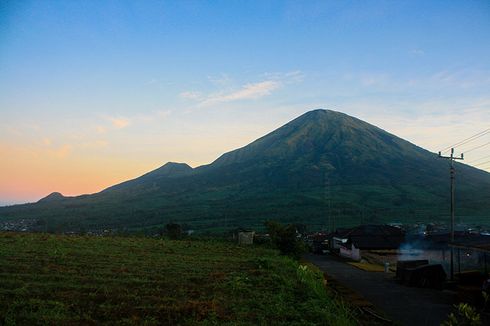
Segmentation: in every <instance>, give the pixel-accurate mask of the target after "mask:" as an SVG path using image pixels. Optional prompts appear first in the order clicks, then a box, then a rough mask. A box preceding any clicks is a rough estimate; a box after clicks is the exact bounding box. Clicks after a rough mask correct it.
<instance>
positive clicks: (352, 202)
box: [0, 110, 490, 230]
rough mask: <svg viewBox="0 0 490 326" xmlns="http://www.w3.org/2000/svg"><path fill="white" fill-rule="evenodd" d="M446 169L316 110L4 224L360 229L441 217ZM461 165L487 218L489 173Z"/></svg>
mask: <svg viewBox="0 0 490 326" xmlns="http://www.w3.org/2000/svg"><path fill="white" fill-rule="evenodd" d="M446 163H447V162H443V160H439V159H437V156H436V154H435V153H431V152H429V151H427V150H425V149H423V148H421V147H419V146H417V145H414V144H412V143H410V142H408V141H406V140H404V139H402V138H399V137H397V136H395V135H393V134H391V133H389V132H387V131H385V130H383V129H381V128H379V127H377V126H374V125H371V124H369V123H367V122H365V121H362V120H359V119H357V118H354V117H351V116H349V115H346V114H344V113H340V112H336V111H331V110H313V111H309V112H307V113H305V114H303V115H301V116H299V117H298V118H296V119H294V120H292V121H290V122H288V123H286V124H285V125H283V126H282V127H280V128H278V129H276V130H274V131H272V132H270V133H268V134H266V135H264V136H263V137H260V138H258V139H257V140H255V141H253V142H252V143H250V144H248V145H246V146H243V147H241V148H238V149H236V150H233V151H230V152H227V153H224V154H223V155H221V156H220V157H218V158H217V159H216V160H214V161H213V162H212V163H210V164H207V165H202V166H199V167H196V168H191V167H190V166H188V165H187V164H185V163H175V162H169V163H166V164H164V165H163V166H161V167H160V168H158V169H155V170H153V171H150V172H148V173H146V174H144V175H142V176H141V177H138V178H135V179H133V180H128V181H125V182H123V183H120V184H117V185H114V186H112V187H109V188H107V189H105V190H103V191H102V192H99V193H96V194H93V195H85V196H83V197H74V198H70V199H64V200H63V201H53V202H41V203H38V204H37V206H36V204H34V205H25V206H22V207H17V208H15V207H14V208H9V209H1V208H0V218H2V217H3V218H4V219H5V218H15V217H16V216H17V217H18V216H20V215H21V213H20V212H22V215H23V216H24V217H25V216H32V217H33V216H45V219H47V220H49V221H51V222H50V223H52V220H53V219H55V220H57V223H58V224H61V225H64V226H62V228H64V227H66V225H67V224H68V225H72V226H71V227H76V225H77V223H78V224H82V225H85V224H87V223H88V222H87V221H91V220H93V221H95V222H90V225H91V227H95V226H97V225H105V226H107V227H116V228H121V227H123V228H126V227H129V228H135V227H136V228H139V227H145V228H147V227H153V226H155V227H156V226H157V225H163V224H165V223H168V222H170V221H173V222H182V223H187V224H190V225H193V226H194V227H196V228H201V229H208V230H220V229H226V228H229V227H235V226H239V225H241V226H258V225H261V224H262V222H263V220H264V219H269V218H274V219H278V220H281V221H283V222H304V223H311V225H319V226H321V225H322V224H323V225H324V227H325V224H326V222H325V221H326V220H329V219H331V217H332V216H334V215H335V214H337V215H338V217H337V218H338V219H341V220H342V221H344V222H345V223H347V224H349V223H350V224H353V223H357V224H358V223H359V222H360V220H359V217H358V216H367V217H361V219H362V218H365V219H367V220H366V221H367V222H376V221H379V222H384V221H389V220H390V219H392V220H393V219H403V220H407V221H408V220H410V221H412V222H413V221H415V220H417V219H422V220H423V219H429V218H430V219H443V218H444V217H445V216H446V215H447V211H448V210H447V197H448V182H449V176H448V175H449V172H448V168H447V164H446ZM456 167H457V173H458V186H457V188H456V189H457V198H458V199H459V200H460V201H461V203H462V205H460V206H458V209H459V211H458V213H461V215H463V214H464V215H465V216H469V217H468V218H469V219H473V220H475V221H484V222H485V221H487V219H486V218H487V217H486V216H487V215H486V213H485V212H486V211H487V209H490V205H489V204H488V202H490V195H489V194H490V174H489V173H486V172H484V171H481V170H478V169H475V168H472V167H469V166H466V165H463V164H459V163H458V164H456ZM459 177H461V178H459ZM327 197H328V198H327ZM326 207H330V208H329V211H327V209H326ZM337 215H336V216H337ZM67 216H68V217H69V218H67ZM326 216H329V218H326ZM473 217H475V218H473ZM68 220H69V221H68ZM329 223H330V222H329ZM327 227H330V226H329V225H327Z"/></svg>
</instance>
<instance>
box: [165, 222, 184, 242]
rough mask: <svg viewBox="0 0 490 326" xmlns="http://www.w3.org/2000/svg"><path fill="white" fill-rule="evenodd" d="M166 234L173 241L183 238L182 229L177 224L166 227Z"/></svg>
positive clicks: (169, 224)
mask: <svg viewBox="0 0 490 326" xmlns="http://www.w3.org/2000/svg"><path fill="white" fill-rule="evenodd" d="M164 234H165V235H167V236H168V237H169V238H170V239H172V240H176V239H180V238H182V236H183V234H182V228H181V226H180V225H179V224H177V223H168V224H167V225H165V228H164Z"/></svg>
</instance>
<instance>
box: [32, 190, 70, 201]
mask: <svg viewBox="0 0 490 326" xmlns="http://www.w3.org/2000/svg"><path fill="white" fill-rule="evenodd" d="M64 198H65V196H63V195H62V194H61V193H59V192H52V193H50V194H49V195H47V196H46V197H44V198H41V199H39V201H38V203H48V202H53V201H57V200H61V199H64Z"/></svg>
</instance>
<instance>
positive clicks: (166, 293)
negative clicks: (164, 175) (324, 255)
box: [0, 233, 354, 325]
mask: <svg viewBox="0 0 490 326" xmlns="http://www.w3.org/2000/svg"><path fill="white" fill-rule="evenodd" d="M0 273H1V274H2V282H0V324H2V325H16V324H17V325H40V324H42V325H80V324H82V325H92V324H97V325H115V324H116V325H129V324H130V325H135V324H138V325H140V324H141V325H194V324H198V323H199V324H204V325H216V324H220V325H272V324H281V325H306V324H311V325H327V324H328V325H354V321H353V319H352V317H351V315H350V312H349V311H348V310H347V309H346V308H345V305H344V304H340V303H339V302H337V301H336V300H334V299H333V296H330V295H329V294H328V293H327V292H326V291H325V288H324V286H323V275H322V273H320V272H319V271H315V270H313V269H311V268H307V269H304V268H302V269H300V268H299V265H298V263H297V262H295V261H293V260H291V259H289V258H286V257H284V256H279V255H278V253H277V252H276V251H273V250H270V249H264V248H258V247H248V248H243V247H238V246H237V245H234V244H232V243H227V242H223V241H222V242H216V241H197V240H192V241H190V240H187V241H185V240H183V241H169V240H163V239H150V238H143V237H139V238H131V237H124V238H123V237H76V236H55V235H48V234H16V233H0Z"/></svg>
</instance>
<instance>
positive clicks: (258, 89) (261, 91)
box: [200, 80, 281, 106]
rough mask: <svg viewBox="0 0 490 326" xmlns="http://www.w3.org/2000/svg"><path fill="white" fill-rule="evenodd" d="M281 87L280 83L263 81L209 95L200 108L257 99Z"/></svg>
mask: <svg viewBox="0 0 490 326" xmlns="http://www.w3.org/2000/svg"><path fill="white" fill-rule="evenodd" d="M280 87H281V83H280V82H278V81H274V80H265V81H261V82H258V83H251V84H246V85H244V86H242V88H241V89H239V90H236V91H233V92H230V93H219V94H213V95H210V96H209V97H208V98H206V99H205V100H204V101H202V102H201V103H200V105H201V106H208V105H211V104H216V103H223V102H232V101H239V100H252V99H259V98H261V97H264V96H268V95H270V94H272V92H273V91H274V90H276V89H278V88H280Z"/></svg>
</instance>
